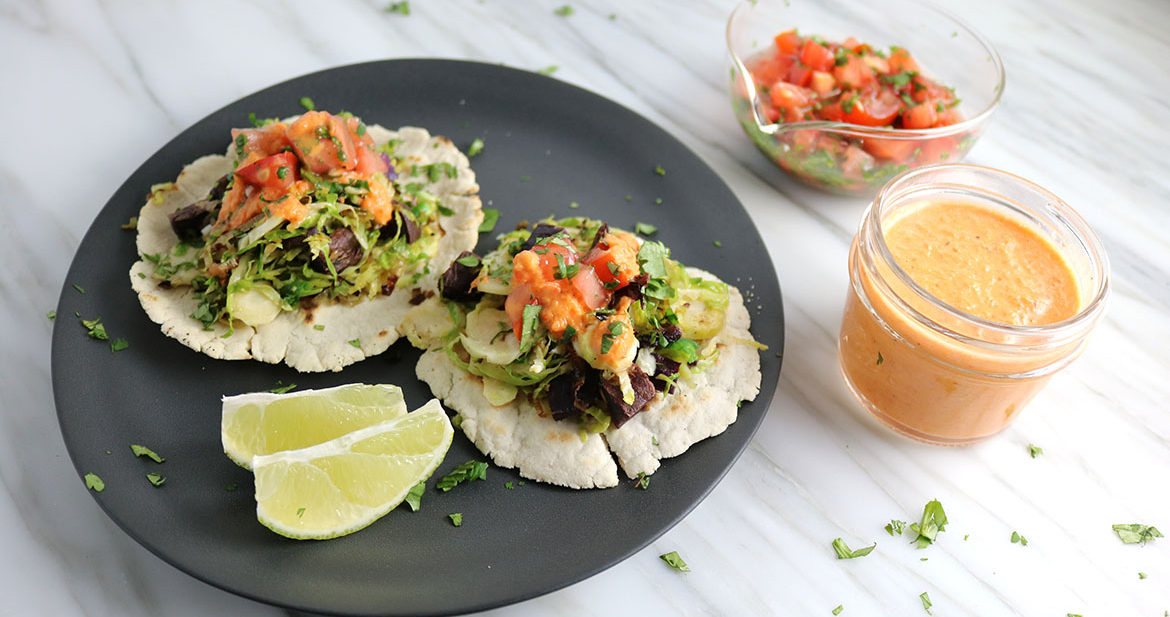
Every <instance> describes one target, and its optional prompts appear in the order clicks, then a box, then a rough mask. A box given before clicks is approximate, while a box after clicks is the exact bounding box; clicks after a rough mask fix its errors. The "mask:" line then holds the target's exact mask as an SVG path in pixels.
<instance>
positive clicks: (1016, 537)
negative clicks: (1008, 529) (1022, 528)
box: [1012, 531, 1028, 546]
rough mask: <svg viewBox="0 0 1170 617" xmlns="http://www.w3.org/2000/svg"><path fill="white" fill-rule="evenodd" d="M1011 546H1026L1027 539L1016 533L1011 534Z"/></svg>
mask: <svg viewBox="0 0 1170 617" xmlns="http://www.w3.org/2000/svg"><path fill="white" fill-rule="evenodd" d="M1012 544H1019V545H1020V546H1028V539H1027V538H1025V537H1024V536H1021V535H1020V533H1019V532H1018V531H1013V532H1012Z"/></svg>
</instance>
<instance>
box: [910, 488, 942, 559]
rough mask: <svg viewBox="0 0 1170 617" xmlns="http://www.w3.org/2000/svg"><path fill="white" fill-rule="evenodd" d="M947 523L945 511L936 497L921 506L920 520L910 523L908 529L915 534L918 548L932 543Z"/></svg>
mask: <svg viewBox="0 0 1170 617" xmlns="http://www.w3.org/2000/svg"><path fill="white" fill-rule="evenodd" d="M946 525H947V513H946V512H944V511H943V507H942V504H941V503H939V501H938V500H937V499H934V500H931V501H929V502H927V503H926V506H925V507H923V508H922V521H921V522H918V523H911V524H910V531H913V532H914V533H915V535H916V536H917V537H916V538H915V542H916V543H917V544H918V548H926V547H927V546H929V545H931V544H933V543H934V539H935V537H937V536H938V532H940V531H944V530H945V529H946Z"/></svg>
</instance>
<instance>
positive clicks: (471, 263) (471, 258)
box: [455, 254, 480, 268]
mask: <svg viewBox="0 0 1170 617" xmlns="http://www.w3.org/2000/svg"><path fill="white" fill-rule="evenodd" d="M455 263H457V264H459V265H461V266H467V267H468V268H474V267H476V266H478V265H479V264H480V260H479V256H477V255H475V254H471V255H464V256H463V257H460V258H459V259H456V260H455Z"/></svg>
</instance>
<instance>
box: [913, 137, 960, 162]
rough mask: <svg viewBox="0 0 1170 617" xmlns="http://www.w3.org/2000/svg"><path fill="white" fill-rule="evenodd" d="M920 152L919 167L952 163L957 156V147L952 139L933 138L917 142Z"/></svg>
mask: <svg viewBox="0 0 1170 617" xmlns="http://www.w3.org/2000/svg"><path fill="white" fill-rule="evenodd" d="M918 147H919V148H921V152H919V153H918V164H919V165H930V164H932V163H946V162H948V161H949V162H952V163H953V162H954V161H955V159H956V158H957V154H958V146H957V144H956V142H955V140H954V138H953V137H935V138H934V139H923V140H921V141H919V142H918Z"/></svg>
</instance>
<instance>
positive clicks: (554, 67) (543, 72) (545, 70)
mask: <svg viewBox="0 0 1170 617" xmlns="http://www.w3.org/2000/svg"><path fill="white" fill-rule="evenodd" d="M557 68H558V67H557V65H555V64H550V65H548V66H546V67H544V68H543V69H538V70H537V71H536V72H537V73H540V74H541V75H552V74H553V73H556V72H557Z"/></svg>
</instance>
